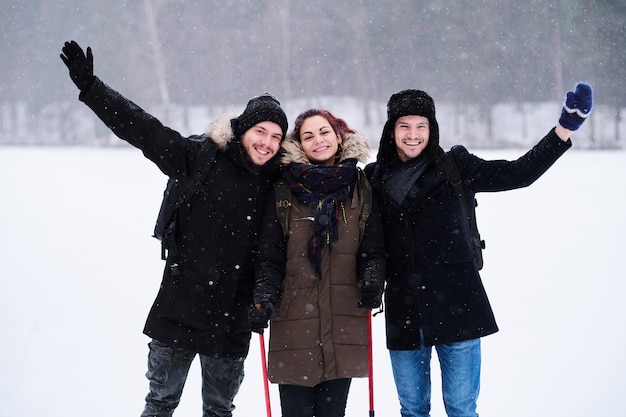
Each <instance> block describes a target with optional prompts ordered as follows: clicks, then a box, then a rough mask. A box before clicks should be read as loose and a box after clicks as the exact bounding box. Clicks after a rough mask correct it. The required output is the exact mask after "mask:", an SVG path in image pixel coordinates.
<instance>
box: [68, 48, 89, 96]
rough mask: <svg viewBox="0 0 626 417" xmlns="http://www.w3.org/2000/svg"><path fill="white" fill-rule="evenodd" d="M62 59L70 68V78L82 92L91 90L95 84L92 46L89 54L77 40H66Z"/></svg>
mask: <svg viewBox="0 0 626 417" xmlns="http://www.w3.org/2000/svg"><path fill="white" fill-rule="evenodd" d="M60 56H61V60H62V61H63V62H64V63H65V65H66V66H67V68H68V69H69V70H70V78H72V81H74V84H76V87H78V89H79V90H80V92H81V93H84V92H85V91H87V90H89V87H91V84H93V80H94V76H93V55H92V53H91V47H87V55H86V56H85V53H84V52H83V48H81V47H80V46H79V45H78V44H77V43H76V42H74V41H71V42H65V46H63V53H62V54H61V55H60Z"/></svg>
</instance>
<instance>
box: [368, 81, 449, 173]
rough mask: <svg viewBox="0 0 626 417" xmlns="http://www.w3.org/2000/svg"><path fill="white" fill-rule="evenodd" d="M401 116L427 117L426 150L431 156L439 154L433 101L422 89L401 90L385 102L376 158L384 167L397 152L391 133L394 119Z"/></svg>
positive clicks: (437, 128) (394, 123)
mask: <svg viewBox="0 0 626 417" xmlns="http://www.w3.org/2000/svg"><path fill="white" fill-rule="evenodd" d="M403 116H422V117H425V118H427V119H428V123H429V126H430V136H429V138H428V145H427V146H426V152H427V153H428V154H429V155H431V156H432V157H435V156H436V155H437V154H439V150H440V147H439V124H438V123H437V118H436V117H435V101H434V100H433V98H432V97H431V96H429V95H428V93H426V92H424V91H421V90H412V89H408V90H402V91H399V92H397V93H395V94H393V95H392V96H391V97H390V98H389V101H388V102H387V122H386V123H385V127H384V128H383V134H382V136H381V138H380V144H379V147H378V158H377V160H378V162H379V163H380V164H381V165H383V166H384V167H388V166H389V164H391V163H392V160H393V159H392V157H393V156H394V155H396V154H397V152H396V144H395V140H394V139H393V137H392V135H393V130H394V128H395V125H396V121H397V120H398V119H399V118H400V117H403Z"/></svg>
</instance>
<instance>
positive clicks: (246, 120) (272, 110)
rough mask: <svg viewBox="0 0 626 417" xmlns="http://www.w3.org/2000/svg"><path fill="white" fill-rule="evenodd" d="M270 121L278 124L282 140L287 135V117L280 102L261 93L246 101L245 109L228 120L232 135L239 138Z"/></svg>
mask: <svg viewBox="0 0 626 417" xmlns="http://www.w3.org/2000/svg"><path fill="white" fill-rule="evenodd" d="M266 120H268V121H270V122H274V123H276V124H278V125H279V126H280V128H281V129H282V131H283V139H284V138H285V134H286V133H287V127H288V123H287V116H286V115H285V112H284V111H283V109H282V108H281V107H280V101H278V99H276V97H274V96H273V95H272V94H270V93H263V94H260V95H258V96H256V97H252V98H251V99H250V100H248V105H247V106H246V109H245V110H244V111H243V113H241V115H239V117H236V118H234V119H231V120H230V125H231V127H232V129H233V135H234V136H235V137H236V138H240V137H241V136H242V135H243V134H244V133H246V131H247V130H248V129H250V128H251V127H252V126H254V125H256V124H257V123H261V122H264V121H266Z"/></svg>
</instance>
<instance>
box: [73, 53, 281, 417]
mask: <svg viewBox="0 0 626 417" xmlns="http://www.w3.org/2000/svg"><path fill="white" fill-rule="evenodd" d="M62 52H63V53H62V54H61V59H62V60H63V62H64V63H65V65H66V66H67V67H68V69H69V72H70V77H71V79H72V81H73V82H74V83H75V84H76V86H77V87H78V89H79V90H80V95H79V99H80V100H81V101H82V102H83V103H85V104H86V105H87V106H89V108H91V109H92V110H93V111H94V113H95V114H96V115H97V116H98V117H99V118H100V119H101V120H102V121H103V122H104V123H105V124H106V125H107V126H108V127H109V128H110V129H111V130H112V131H113V133H115V134H116V135H117V136H118V137H119V138H121V139H123V140H125V141H127V142H128V143H130V144H131V145H133V146H135V147H137V148H138V149H140V150H141V151H142V152H143V154H144V155H145V156H146V157H147V158H148V159H150V160H151V161H152V162H154V163H155V164H156V165H157V167H158V168H159V169H160V170H161V171H162V172H163V173H165V174H166V175H168V176H169V177H172V178H177V179H179V180H181V181H184V182H187V181H189V180H191V179H193V178H195V176H196V175H197V174H198V172H200V171H202V169H201V167H198V161H199V160H203V158H202V157H201V156H199V155H208V154H207V153H206V152H210V155H213V157H212V162H211V164H210V170H209V171H208V175H206V176H205V178H204V180H203V182H202V183H201V184H200V186H199V187H198V188H197V190H196V191H195V194H194V195H193V197H192V198H191V199H190V200H188V201H189V203H187V204H182V205H181V206H180V207H179V208H178V210H177V211H176V213H175V219H174V222H173V223H172V224H175V227H174V228H172V229H173V230H172V229H169V230H168V233H170V234H169V235H168V236H171V238H168V246H167V249H168V251H167V260H166V264H165V271H164V273H163V278H162V281H161V284H160V286H159V287H158V288H159V289H158V294H157V296H156V300H155V301H154V304H153V306H152V309H151V311H150V313H149V315H148V319H147V321H146V325H145V328H144V333H145V334H146V335H147V336H149V337H150V338H151V339H152V340H151V342H150V343H149V356H148V372H147V373H146V377H147V378H148V380H149V383H150V390H149V393H148V395H147V396H146V405H145V408H144V411H143V413H142V414H141V415H142V416H144V417H147V416H171V415H172V413H173V412H174V409H175V408H176V407H177V406H178V403H179V401H180V397H181V394H182V391H183V386H184V384H185V380H186V378H187V374H188V372H189V367H190V365H191V362H192V360H193V359H194V358H195V356H196V355H199V356H200V365H201V367H202V380H203V386H202V400H203V416H204V417H215V416H218V417H230V416H232V410H233V409H234V405H233V400H234V397H235V395H236V394H237V391H238V390H239V386H240V384H241V382H242V380H243V375H244V373H243V371H244V368H243V361H244V359H245V357H246V356H247V354H248V348H249V344H250V336H251V333H250V326H249V323H248V310H249V307H250V306H251V305H252V288H253V286H254V271H253V258H254V256H253V253H254V251H255V249H256V236H257V235H258V230H259V226H260V214H259V213H260V212H261V210H260V208H261V207H263V206H264V204H265V203H264V202H265V199H266V196H267V194H268V191H269V190H270V189H271V187H272V186H271V183H272V182H273V181H274V180H276V179H278V177H279V175H280V173H279V169H278V158H277V157H276V155H277V153H278V149H279V148H280V144H281V141H282V139H283V137H284V135H285V132H286V131H287V117H286V116H285V113H284V112H283V110H282V108H281V107H280V103H279V102H278V100H276V98H275V97H273V96H272V95H270V94H267V93H266V94H261V95H260V96H257V97H253V98H251V99H250V100H249V101H248V104H247V106H246V108H245V110H244V111H243V113H242V114H241V115H239V116H238V117H235V118H230V117H228V116H225V117H222V118H220V119H218V120H216V121H215V122H214V123H213V124H212V125H211V126H210V128H209V130H208V131H207V132H206V133H205V134H202V135H194V136H190V137H183V136H181V134H180V133H178V132H176V131H174V130H172V129H170V128H168V127H166V126H163V125H162V124H161V123H160V122H159V121H158V120H157V119H156V118H154V117H153V116H151V115H149V114H148V113H146V112H145V111H143V110H142V109H141V108H140V107H139V106H137V105H136V104H134V103H132V102H131V101H130V100H127V99H126V98H124V97H122V96H121V95H120V94H119V93H117V92H116V91H114V90H113V89H112V88H110V87H108V86H107V85H106V84H104V83H103V82H102V81H101V80H100V79H99V78H98V77H95V76H94V74H93V55H92V53H91V48H87V53H86V54H85V53H84V52H83V49H82V48H81V47H80V46H79V45H78V44H77V43H76V42H74V41H72V42H66V43H65V45H64V47H63V48H62ZM205 163H206V162H205ZM170 242H171V243H170ZM173 249H175V250H173ZM120 272H121V273H122V274H123V269H121V270H120ZM132 278H133V277H112V278H111V280H112V285H119V286H120V288H123V282H124V281H125V280H127V279H132ZM115 282H117V284H116V283H115ZM155 286H156V285H155ZM112 304H115V301H114V300H112Z"/></svg>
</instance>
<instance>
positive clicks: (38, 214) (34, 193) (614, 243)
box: [0, 147, 626, 417]
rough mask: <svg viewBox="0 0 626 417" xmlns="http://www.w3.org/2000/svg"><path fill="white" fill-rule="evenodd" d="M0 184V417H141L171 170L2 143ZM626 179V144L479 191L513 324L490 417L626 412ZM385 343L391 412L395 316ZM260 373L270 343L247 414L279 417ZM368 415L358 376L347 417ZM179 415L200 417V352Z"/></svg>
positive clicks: (381, 349) (501, 295)
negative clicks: (523, 185)
mask: <svg viewBox="0 0 626 417" xmlns="http://www.w3.org/2000/svg"><path fill="white" fill-rule="evenodd" d="M475 153H476V154H478V155H480V156H482V157H484V158H513V157H517V156H518V155H521V154H522V153H523V151H512V150H507V151H476V152H475ZM0 178H1V180H2V181H0V195H1V196H2V197H1V198H0V232H1V234H0V265H1V266H2V270H1V278H0V335H1V336H0V337H2V343H1V345H0V346H1V347H0V417H32V416H46V417H82V416H87V415H88V416H92V417H100V416H102V417H105V416H106V417H115V416H138V415H139V414H140V412H141V410H142V407H143V398H144V396H145V394H146V392H147V382H146V380H145V378H144V373H145V370H146V358H147V343H148V338H147V337H145V336H144V335H143V334H142V333H141V331H142V328H143V323H144V320H145V318H146V315H147V313H148V310H149V308H150V305H151V303H152V301H153V298H154V296H155V295H156V292H157V289H158V286H159V282H160V277H161V269H162V267H163V263H162V261H161V260H160V247H159V243H158V242H157V241H156V240H155V239H153V238H152V237H150V235H151V232H152V228H153V225H154V220H155V217H156V214H157V211H158V207H159V204H160V200H161V193H162V190H163V187H164V185H165V177H164V176H163V175H162V174H161V173H160V171H158V169H157V168H156V167H154V166H153V165H152V164H151V163H150V162H149V161H147V160H146V159H144V158H143V156H142V155H141V153H140V152H139V151H137V150H134V149H126V148H123V149H109V148H107V149H97V148H26V147H23V148H20V147H16V148H0ZM625 180H626V152H623V151H622V152H619V151H615V152H609V151H579V150H578V151H577V150H576V149H573V150H571V151H569V152H568V153H566V154H565V155H564V157H563V158H562V159H561V160H560V161H558V162H557V164H556V165H555V166H554V167H553V168H552V169H551V170H550V171H548V173H547V174H546V175H545V176H544V177H543V178H541V179H540V180H539V181H538V182H537V183H536V184H534V185H533V186H531V187H530V188H527V189H523V190H518V191H512V192H506V193H499V194H490V195H486V194H480V195H479V196H478V198H479V208H478V221H479V228H480V231H481V233H482V235H483V237H484V239H485V240H486V241H487V249H486V251H485V268H484V270H483V274H482V275H483V280H484V283H485V286H486V288H487V292H488V294H489V296H490V299H491V302H492V305H493V308H494V310H495V314H496V319H497V320H498V324H499V326H500V329H501V330H500V332H499V333H496V334H495V335H492V336H489V337H487V338H485V339H483V376H482V391H481V396H480V399H479V413H480V415H481V416H482V417H499V416H507V417H522V416H523V417H526V416H539V417H541V416H546V417H554V416H568V417H578V416H580V417H583V416H590V415H594V416H617V415H621V413H623V411H622V410H621V409H622V407H621V406H620V404H621V398H622V397H621V396H622V395H623V394H624V392H625V390H626V355H625V354H624V353H623V352H624V350H623V345H622V344H621V343H623V342H624V341H625V340H626V338H625V335H626V331H625V330H624V327H625V324H626V310H625V309H624V305H625V304H626V301H625V294H626V283H625V278H626V272H625V267H624V260H625V259H626V247H625V245H624V236H626V215H625V213H626V209H625V208H624V207H625V205H626V186H625V185H624V183H625ZM374 337H375V346H374V364H375V401H376V406H375V410H376V416H379V417H385V416H399V411H398V410H399V406H398V403H397V398H396V393H395V387H394V384H393V380H392V377H391V372H390V365H389V358H388V355H387V351H386V349H385V345H384V323H383V318H382V317H381V316H379V317H376V318H375V319H374ZM433 365H434V369H433V389H434V393H433V407H432V409H433V410H432V416H433V417H442V416H445V412H444V411H443V405H442V402H441V394H440V393H441V391H440V389H439V381H440V380H439V372H438V371H437V366H438V363H437V360H436V358H434V359H433ZM261 375H262V374H261V365H260V352H259V344H258V337H257V336H256V335H253V343H252V346H251V350H250V355H249V359H248V360H247V362H246V379H245V381H244V384H243V386H242V389H241V391H240V394H239V396H238V397H237V399H236V405H237V409H236V410H235V416H241V417H243V416H250V417H252V416H254V417H263V416H265V401H264V396H263V385H262V376H261ZM270 389H271V395H272V410H273V415H274V416H275V417H278V416H280V411H279V401H278V390H277V387H276V386H271V388H270ZM367 413H368V390H367V381H366V380H365V379H362V380H355V381H354V382H353V385H352V390H351V392H350V397H349V404H348V410H347V416H348V417H359V416H363V417H365V416H367ZM175 415H176V416H179V417H183V416H200V415H201V400H200V376H199V365H198V364H197V362H196V363H194V365H193V366H192V372H191V374H190V376H189V380H188V383H187V387H186V389H185V393H184V395H183V398H182V403H181V406H180V407H179V409H178V411H177V412H176V413H175Z"/></svg>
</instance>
